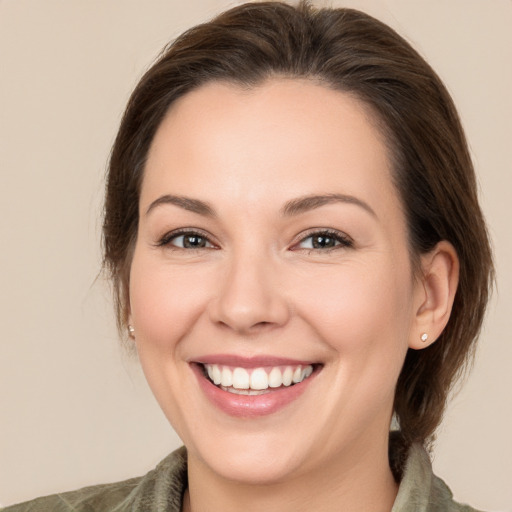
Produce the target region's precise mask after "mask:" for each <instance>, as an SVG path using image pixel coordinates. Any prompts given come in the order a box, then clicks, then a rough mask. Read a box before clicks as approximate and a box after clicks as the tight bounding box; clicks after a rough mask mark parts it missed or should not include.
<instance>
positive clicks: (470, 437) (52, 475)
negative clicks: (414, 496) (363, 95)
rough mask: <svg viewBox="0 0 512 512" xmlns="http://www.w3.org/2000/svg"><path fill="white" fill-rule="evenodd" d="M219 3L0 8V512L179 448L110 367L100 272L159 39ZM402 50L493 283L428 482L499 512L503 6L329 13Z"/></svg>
mask: <svg viewBox="0 0 512 512" xmlns="http://www.w3.org/2000/svg"><path fill="white" fill-rule="evenodd" d="M232 4H233V2H231V3H230V2H227V1H225V0H190V1H187V2H185V1H183V0H181V1H177V0H165V1H164V0H149V1H148V0H146V1H142V0H139V1H135V0H73V1H69V0H32V1H30V0H0V52H1V53H0V73H1V75H0V145H1V149H0V180H1V181H0V183H1V185H0V240H1V253H0V254H1V265H0V289H1V293H0V301H1V303H0V319H1V323H0V335H1V344H0V415H1V416H0V503H2V504H3V505H7V504H10V503H14V502H17V501H20V500H25V499H28V498H31V497H34V496H36V495H41V494H47V493H52V492H56V491H61V490H65V489H72V488H76V487H79V486H84V485H87V484H94V483H99V482H107V481H114V480H120V479H123V478H127V477H131V476H135V475H138V474H142V473H144V472H146V471H147V470H149V469H150V468H151V467H152V466H154V464H155V463H156V462H157V461H159V460H160V459H161V458H163V456H165V455H166V454H167V453H168V452H169V450H171V449H172V448H174V447H175V446H177V445H178V444H179V439H178V438H177V437H176V435H175V434H174V433H173V432H172V430H171V429H170V427H169V426H168V424H167V422H166V420H165V419H164V416H163V414H162V413H161V412H160V410H159V408H158V406H157V405H156V402H155V401H154V399H153V398H152V396H151V394H150V392H149V391H148V389H147V386H146V384H145V382H144V380H143V377H142V376H141V373H140V370H139V369H138V365H137V363H136V362H135V361H130V360H129V358H127V357H126V356H123V354H122V352H121V350H120V349H119V346H118V342H117V338H116V333H115V330H114V322H113V317H112V312H111V309H110V305H109V294H108V291H107V287H106V286H105V283H104V282H102V280H101V279H99V280H95V278H96V276H97V273H98V270H99V265H100V252H99V227H100V224H101V221H100V205H101V198H102V189H103V183H102V179H103V173H104V168H105V162H106V160H107V156H108V153H109V149H110V145H111V143H112V140H113V137H114V135H115V132H116V128H117V125H118V122H119V118H120V115H121V112H122V109H123V107H124V104H125V102H126V100H127V97H128V94H129V92H130V90H131V89H132V87H133V86H134V84H135V83H136V80H137V78H138V77H140V75H141V73H142V72H143V70H144V69H145V68H146V67H147V65H148V64H149V63H150V61H151V60H152V59H153V57H154V56H156V54H157V52H158V51H159V50H160V48H161V47H162V46H163V45H164V44H165V43H166V42H167V41H168V40H169V39H170V38H172V37H174V36H176V35H177V34H178V33H180V32H181V31H182V30H184V29H186V28H188V27H189V26H191V25H192V24H195V23H197V22H200V21H202V20H204V19H206V18H208V17H211V16H212V15H213V14H215V13H216V12H218V11H219V10H221V9H223V8H224V7H226V6H228V5H232ZM336 5H345V6H352V7H356V8H361V9H363V10H367V11H368V12H369V13H371V14H374V15H376V16H377V17H379V18H380V19H382V20H383V21H386V22H388V23H389V24H391V25H392V26H393V27H395V28H396V29H397V30H398V31H399V32H400V33H401V34H403V35H405V36H406V37H407V38H408V39H409V40H410V41H411V42H412V43H413V44H414V45H415V47H416V48H418V49H419V50H420V51H421V52H422V53H423V54H424V55H425V56H426V57H427V60H429V61H430V62H431V64H432V65H433V66H434V68H435V69H437V70H438V72H439V74H440V75H441V77H442V78H443V79H444V80H445V82H446V83H447V85H448V88H449V89H450V91H451V92H452V93H453V95H454V98H455V101H456V103H457V105H458V107H459V109H460V111H461V114H462V118H463V122H464V124H465V126H466V129H467V135H468V138H469V140H470V144H471V148H472V151H473V155H474V159H475V162H476V167H477V170H478V174H479V179H480V183H481V189H482V200H483V205H484V209H485V211H486V213H487V216H488V220H489V224H490V228H491V233H492V237H493V239H494V245H495V249H496V258H497V266H498V275H499V279H498V286H499V293H497V294H496V295H495V297H494V302H493V304H492V307H491V310H490V313H489V315H488V320H487V323H486V327H485V330H484V333H483V336H482V340H481V341H482V343H481V347H480V350H479V354H478V360H477V364H476V367H475V369H474V372H473V374H472V376H471V378H470V379H469V381H468V382H467V385H466V386H465V388H464V390H463V391H462V392H461V393H460V394H459V395H458V396H457V397H456V398H455V400H454V401H453V404H452V407H451V408H450V410H449V412H448V413H447V416H446V421H445V424H444V426H443V427H442V429H441V431H440V434H439V441H438V445H437V450H436V455H435V461H434V465H435V468H436V471H437V472H438V474H439V475H441V476H442V477H443V478H445V479H446V480H447V481H448V482H449V484H450V486H451V487H452V489H453V490H454V493H455V496H456V497H457V498H458V499H460V500H464V501H468V502H470V503H472V504H473V505H474V506H478V507H482V508H485V509H486V510H494V511H505V510H509V511H510V510H512V443H511V436H510V433H511V432H512V410H511V409H512V407H511V405H512V400H511V394H512V372H511V371H510V367H511V363H512V343H511V341H512V339H511V332H512V322H511V316H512V315H511V312H512V293H511V289H512V263H511V262H512V233H511V228H510V225H511V220H512V219H511V217H512V216H511V212H512V210H511V206H510V205H511V200H510V196H511V191H512V172H511V171H512V165H511V164H512V161H511V156H510V155H511V152H510V145H511V142H512V138H511V136H512V121H511V120H512V101H511V91H512V71H511V62H512V29H511V27H512V2H511V1H510V0H423V1H421V0H344V1H340V2H336Z"/></svg>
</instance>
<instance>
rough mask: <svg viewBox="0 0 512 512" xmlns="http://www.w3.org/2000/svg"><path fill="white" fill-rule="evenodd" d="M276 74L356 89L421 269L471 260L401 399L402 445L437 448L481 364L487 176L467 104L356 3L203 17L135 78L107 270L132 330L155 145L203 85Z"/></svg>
mask: <svg viewBox="0 0 512 512" xmlns="http://www.w3.org/2000/svg"><path fill="white" fill-rule="evenodd" d="M272 77H287V78H292V79H293V78H299V79H312V80H314V81H315V82H320V83H321V84H323V85H325V87H329V88H331V89H334V90H338V91H342V92H346V93H349V94H351V95H354V96H355V97H357V98H358V99H359V100H361V101H362V102H363V103H364V104H365V105H366V106H367V107H368V108H369V110H370V112H372V115H373V118H374V121H375V122H376V124H377V126H378V127H379V129H380V131H381V132H382V134H383V135H384V139H385V140H386V143H387V146H388V151H389V154H390V157H391V163H392V170H393V179H394V182H395V185H396V187H397V190H398V191H399V196H400V199H401V201H402V206H403V209H404V212H405V215H406V220H407V224H408V235H409V246H410V254H411V261H412V263H413V268H415V269H416V271H418V268H419V266H418V262H419V257H420V255H421V254H423V253H426V252H428V251H430V250H431V249H433V248H434V246H435V245H436V244H437V243H438V242H439V241H441V240H447V241H449V242H450V243H451V244H452V245H453V246H454V248H455V250H456V251H457V255H458V258H459V260H460V277H459V285H458V289H457V293H456V296H455V302H454V305H453V309H452V313H451V317H450V319H449V322H448V324H447V326H446V328H445V329H444V331H443V333H442V334H441V336H440V337H439V339H438V340H437V341H436V342H435V343H433V344H431V345H430V346H429V347H428V348H425V349H423V350H411V349H409V351H408V353H407V355H406V359H405V363H404V366H403V369H402V371H401V374H400V377H399V380H398V383H397V386H396V393H395V400H394V413H395V416H396V418H397V420H398V422H399V425H400V431H401V437H400V439H401V447H402V448H403V451H402V453H405V450H406V449H407V448H408V446H409V445H410V443H412V442H414V441H419V442H421V443H423V444H426V443H427V444H428V443H429V442H430V441H431V440H432V439H433V435H434V432H435V430H436V428H437V426H438V425H439V423H440V421H441V419H442V415H443V411H444V408H445V404H446V401H447V397H448V394H449V392H450V390H451V389H452V387H453V384H454V383H455V382H456V381H457V378H458V377H460V376H461V374H462V373H463V371H464V369H465V368H466V367H467V366H468V364H469V363H470V362H471V360H472V355H473V352H474V344H475V341H476V339H477V336H478V334H479V331H480V328H481V324H482V320H483V315H484V311H485V308H486V304H487V300H488V295H489V292H490V289H491V286H492V280H493V264H492V254H491V249H490V244H489V239H488V234H487V230H486V226H485V221H484V218H483V216H482V212H481V210H480V206H479V204H478V198H477V184H476V178H475V174H474V170H473V166H472V163H471V158H470V155H469V151H468V147H467V143H466V140H465V136H464V133H463V129H462V127H461V123H460V121H459V117H458V114H457V111H456V109H455V106H454V104H453V101H452V99H451V98H450V95H449V94H448V92H447V90H446V88H445V87H444V85H443V84H442V82H441V80H440V79H439V78H438V76H437V75H436V74H435V72H434V71H433V70H432V68H431V67H430V66H429V65H428V64H427V63H426V62H425V60H424V59H423V58H422V57H421V56H420V55H419V54H418V53H417V52H416V51H415V50H414V49H413V48H412V47H411V46H410V45H409V43H407V42H406V41H405V40H404V39H403V38H402V37H401V36H399V35H398V34H397V33H396V32H395V31H394V30H392V29H391V28H390V27H388V26H387V25H385V24H383V23H382V22H380V21H378V20H376V19H374V18H372V17H371V16H369V15H367V14H365V13H362V12H359V11H356V10H353V9H341V8H340V9H330V8H327V9H316V8H314V7H313V6H311V5H310V4H309V2H307V1H303V2H301V3H299V5H297V6H292V5H288V4H285V3H281V2H261V3H258V2H256V3H247V4H244V5H240V6H237V7H234V8H232V9H230V10H228V11H226V12H224V13H223V14H220V15H219V16H217V17H216V18H214V19H213V20H212V21H210V22H208V23H204V24H201V25H198V26H196V27H194V28H192V29H190V30H188V31H187V32H185V33H184V34H182V35H181V36H180V37H178V38H177V39H176V40H175V41H174V42H173V43H171V44H170V45H169V46H167V47H166V48H165V49H164V50H163V52H162V54H161V55H160V57H159V58H158V60H157V61H156V62H155V64H154V65H153V66H152V67H151V68H150V69H149V70H148V71H147V72H146V73H145V75H144V76H143V77H142V79H141V80H140V82H139V84H138V85H137V86H136V88H135V90H134V92H133V93H132V96H131V98H130V100H129V102H128V105H127V107H126V110H125V113H124V116H123V118H122V121H121V126H120V128H119V132H118V134H117V138H116V140H115V143H114V146H113V149H112V153H111V157H110V163H109V169H108V175H107V185H106V199H105V211H104V225H103V243H104V268H105V269H106V271H107V272H108V273H109V276H110V278H111V279H112V283H113V288H114V296H115V301H116V306H117V321H118V327H119V330H120V332H121V333H123V332H125V331H126V323H127V317H128V314H129V294H128V288H129V279H130V265H131V259H132V254H133V249H134V245H135V242H136V237H137V228H138V218H139V213H138V207H139V195H140V189H141V183H142V180H143V177H144V167H145V162H146V159H147V155H148V150H149V147H150V144H151V142H152V140H153V137H154V136H155V132H156V131H157V129H158V127H159V125H160V123H161V122H162V120H163V118H164V116H165V115H166V113H167V111H168V110H169V107H170V106H171V105H172V104H173V102H175V101H176V100H177V99H178V98H180V97H181V96H183V95H184V94H186V93H188V92H190V91H192V90H194V89H197V88H198V87H200V86H201V85H204V84H207V83H209V82H214V81H224V82H229V83H232V84H238V85H240V86H243V87H249V88H251V87H256V86H258V85H259V84H262V83H263V82H264V81H265V80H267V79H269V78H272Z"/></svg>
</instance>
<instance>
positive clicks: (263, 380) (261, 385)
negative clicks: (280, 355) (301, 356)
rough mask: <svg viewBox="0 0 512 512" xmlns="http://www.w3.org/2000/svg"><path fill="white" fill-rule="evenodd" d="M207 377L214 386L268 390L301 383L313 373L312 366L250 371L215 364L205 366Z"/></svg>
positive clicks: (276, 367)
mask: <svg viewBox="0 0 512 512" xmlns="http://www.w3.org/2000/svg"><path fill="white" fill-rule="evenodd" d="M204 367H205V368H206V371H207V373H208V376H209V377H210V379H211V380H212V381H213V383H214V384H216V385H221V386H223V387H231V386H232V387H234V388H236V389H256V390H262V389H268V388H269V387H271V388H278V387H281V386H290V385H291V384H292V383H293V384H297V383H298V382H302V381H303V380H304V379H305V378H306V377H309V376H310V375H311V374H312V373H313V366H311V365H307V366H300V365H299V366H293V367H292V366H284V367H279V366H274V367H273V368H271V369H269V371H268V372H267V370H266V369H265V368H255V369H253V370H252V371H251V370H249V371H248V370H246V369H245V368H239V367H237V368H230V367H228V366H219V365H217V364H205V365H204Z"/></svg>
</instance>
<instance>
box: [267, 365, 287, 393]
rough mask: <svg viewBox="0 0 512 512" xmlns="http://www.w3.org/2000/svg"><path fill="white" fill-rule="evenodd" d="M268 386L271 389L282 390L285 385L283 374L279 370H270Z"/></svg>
mask: <svg viewBox="0 0 512 512" xmlns="http://www.w3.org/2000/svg"><path fill="white" fill-rule="evenodd" d="M268 385H269V386H270V387H271V388H280V387H281V386H282V385H283V374H282V373H281V370H280V369H279V368H272V370H270V374H269V376H268Z"/></svg>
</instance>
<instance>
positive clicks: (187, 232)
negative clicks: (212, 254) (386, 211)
mask: <svg viewBox="0 0 512 512" xmlns="http://www.w3.org/2000/svg"><path fill="white" fill-rule="evenodd" d="M179 237H198V238H202V239H203V240H205V241H206V243H207V244H210V245H211V247H188V248H187V247H178V246H175V245H173V244H172V243H171V242H172V241H173V240H176V239H177V238H179ZM313 237H317V238H320V237H324V238H328V239H331V240H334V242H336V244H335V245H334V246H333V247H325V248H323V249H320V248H315V247H311V248H305V247H303V248H300V247H298V246H299V245H300V244H302V243H304V242H305V241H306V240H308V239H310V238H313ZM156 245H157V247H169V248H171V249H173V250H187V251H200V250H202V249H214V248H216V246H215V244H213V243H212V242H211V240H210V239H209V237H208V235H207V234H205V233H202V232H201V231H198V230H191V229H180V230H177V231H171V232H170V233H167V234H166V235H164V236H163V237H162V239H161V240H160V241H159V242H158V243H157V244H156ZM353 246H354V243H353V241H352V240H351V239H350V238H349V237H348V236H347V235H345V234H343V233H341V232H340V231H336V230H332V229H321V230H315V231H311V232H309V233H308V234H306V235H305V236H302V237H301V238H300V240H298V241H297V242H295V243H294V244H293V246H292V248H297V249H296V250H302V251H307V253H308V254H309V253H312V252H323V253H326V252H331V251H334V250H339V249H347V248H351V247H353Z"/></svg>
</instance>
